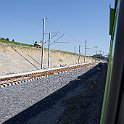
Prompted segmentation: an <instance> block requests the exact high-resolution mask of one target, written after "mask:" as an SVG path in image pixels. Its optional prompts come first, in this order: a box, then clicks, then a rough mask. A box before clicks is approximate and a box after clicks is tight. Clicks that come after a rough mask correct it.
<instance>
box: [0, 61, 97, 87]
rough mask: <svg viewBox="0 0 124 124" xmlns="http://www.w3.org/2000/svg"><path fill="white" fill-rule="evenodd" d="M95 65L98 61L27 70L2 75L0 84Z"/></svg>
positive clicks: (6, 84)
mask: <svg viewBox="0 0 124 124" xmlns="http://www.w3.org/2000/svg"><path fill="white" fill-rule="evenodd" d="M94 65H96V63H86V64H78V65H72V66H69V67H60V68H54V69H47V70H38V71H32V72H27V73H20V74H13V75H8V76H2V77H1V78H0V86H3V87H5V86H8V85H10V84H13V85H14V84H16V83H21V82H22V81H26V80H33V79H35V78H39V77H42V76H47V75H50V74H55V73H61V72H64V71H69V70H72V69H77V68H81V67H88V66H94Z"/></svg>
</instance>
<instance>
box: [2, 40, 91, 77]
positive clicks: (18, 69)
mask: <svg viewBox="0 0 124 124" xmlns="http://www.w3.org/2000/svg"><path fill="white" fill-rule="evenodd" d="M40 61H41V49H40V48H35V47H33V46H31V45H29V44H23V43H18V42H12V41H11V42H10V41H6V40H0V70H1V71H0V76H3V75H9V74H14V73H22V72H27V71H33V70H38V69H40V67H41V65H40V63H41V62H40ZM83 61H84V57H83V56H81V59H80V63H83ZM90 61H91V62H92V59H91V58H86V62H90ZM50 62H51V63H50V67H51V68H54V67H60V66H68V65H74V64H77V63H78V55H75V54H73V53H69V52H63V51H59V50H51V51H50ZM43 65H44V68H47V67H48V66H47V49H45V51H44V63H43Z"/></svg>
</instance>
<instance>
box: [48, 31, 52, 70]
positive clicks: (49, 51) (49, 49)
mask: <svg viewBox="0 0 124 124" xmlns="http://www.w3.org/2000/svg"><path fill="white" fill-rule="evenodd" d="M50 39H51V33H49V40H48V68H50Z"/></svg>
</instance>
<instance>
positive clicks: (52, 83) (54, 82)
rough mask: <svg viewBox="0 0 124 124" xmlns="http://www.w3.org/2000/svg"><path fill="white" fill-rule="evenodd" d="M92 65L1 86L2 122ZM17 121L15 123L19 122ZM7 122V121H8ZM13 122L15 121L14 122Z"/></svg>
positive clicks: (0, 114)
mask: <svg viewBox="0 0 124 124" xmlns="http://www.w3.org/2000/svg"><path fill="white" fill-rule="evenodd" d="M91 68H92V67H87V68H85V67H83V68H80V69H75V70H71V71H66V72H64V73H59V74H58V73H57V74H53V75H49V76H47V77H41V78H40V79H37V78H36V79H35V80H33V81H30V82H24V83H22V84H17V85H14V86H7V87H4V88H0V123H3V122H5V121H6V120H8V119H10V118H12V117H14V116H15V115H17V114H19V113H20V112H22V111H24V110H26V109H27V108H29V107H30V106H32V105H34V104H35V103H37V102H39V101H41V100H42V99H44V98H45V97H47V96H49V95H50V94H51V93H53V92H55V91H57V90H58V89H60V88H62V87H63V86H65V85H67V84H68V83H69V82H70V81H72V80H75V79H76V78H77V77H78V76H81V75H83V74H84V73H86V72H87V71H88V70H90V69H91ZM19 121H20V120H18V122H15V124H17V123H19ZM6 123H7V122H6ZM12 124H13V123H12Z"/></svg>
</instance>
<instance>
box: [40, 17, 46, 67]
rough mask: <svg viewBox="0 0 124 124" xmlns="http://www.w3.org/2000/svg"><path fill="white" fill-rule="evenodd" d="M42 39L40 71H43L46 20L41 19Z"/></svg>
mask: <svg viewBox="0 0 124 124" xmlns="http://www.w3.org/2000/svg"><path fill="white" fill-rule="evenodd" d="M42 20H43V38H42V46H41V48H42V55H41V69H43V60H44V39H45V21H46V18H43V19H42Z"/></svg>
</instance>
